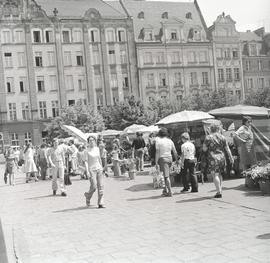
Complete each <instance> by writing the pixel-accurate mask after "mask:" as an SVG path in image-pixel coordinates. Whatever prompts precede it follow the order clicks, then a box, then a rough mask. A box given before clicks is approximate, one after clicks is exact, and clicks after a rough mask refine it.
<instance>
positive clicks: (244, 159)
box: [234, 116, 257, 170]
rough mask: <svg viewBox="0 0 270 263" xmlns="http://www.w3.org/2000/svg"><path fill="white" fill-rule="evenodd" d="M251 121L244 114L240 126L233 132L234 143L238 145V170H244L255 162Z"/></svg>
mask: <svg viewBox="0 0 270 263" xmlns="http://www.w3.org/2000/svg"><path fill="white" fill-rule="evenodd" d="M251 123H252V119H251V118H250V117H248V116H244V117H243V119H242V126H241V127H240V128H239V129H238V130H237V131H236V132H235V136H234V139H235V142H236V144H237V145H238V147H240V151H239V153H240V170H246V169H248V168H250V167H251V166H252V165H253V164H255V163H256V162H257V161H256V155H255V149H254V136H253V132H252V131H251Z"/></svg>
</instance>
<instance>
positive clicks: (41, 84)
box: [37, 76, 45, 92]
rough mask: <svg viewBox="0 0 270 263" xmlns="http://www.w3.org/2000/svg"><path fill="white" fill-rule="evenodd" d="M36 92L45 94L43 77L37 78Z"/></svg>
mask: <svg viewBox="0 0 270 263" xmlns="http://www.w3.org/2000/svg"><path fill="white" fill-rule="evenodd" d="M37 90H38V92H45V83H44V77H43V76H38V77H37Z"/></svg>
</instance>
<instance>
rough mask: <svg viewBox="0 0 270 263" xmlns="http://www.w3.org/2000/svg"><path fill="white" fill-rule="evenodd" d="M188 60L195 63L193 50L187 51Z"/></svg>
mask: <svg viewBox="0 0 270 263" xmlns="http://www.w3.org/2000/svg"><path fill="white" fill-rule="evenodd" d="M188 62H189V63H195V62H196V53H195V52H193V51H192V52H188Z"/></svg>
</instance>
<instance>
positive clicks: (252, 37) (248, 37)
mask: <svg viewBox="0 0 270 263" xmlns="http://www.w3.org/2000/svg"><path fill="white" fill-rule="evenodd" d="M240 40H241V41H242V42H244V41H247V42H250V41H262V38H261V37H259V36H258V35H257V34H256V33H255V32H251V31H247V32H240Z"/></svg>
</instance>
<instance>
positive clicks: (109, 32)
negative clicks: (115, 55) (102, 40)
mask: <svg viewBox="0 0 270 263" xmlns="http://www.w3.org/2000/svg"><path fill="white" fill-rule="evenodd" d="M106 40H107V42H114V30H112V29H110V30H107V32H106Z"/></svg>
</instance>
